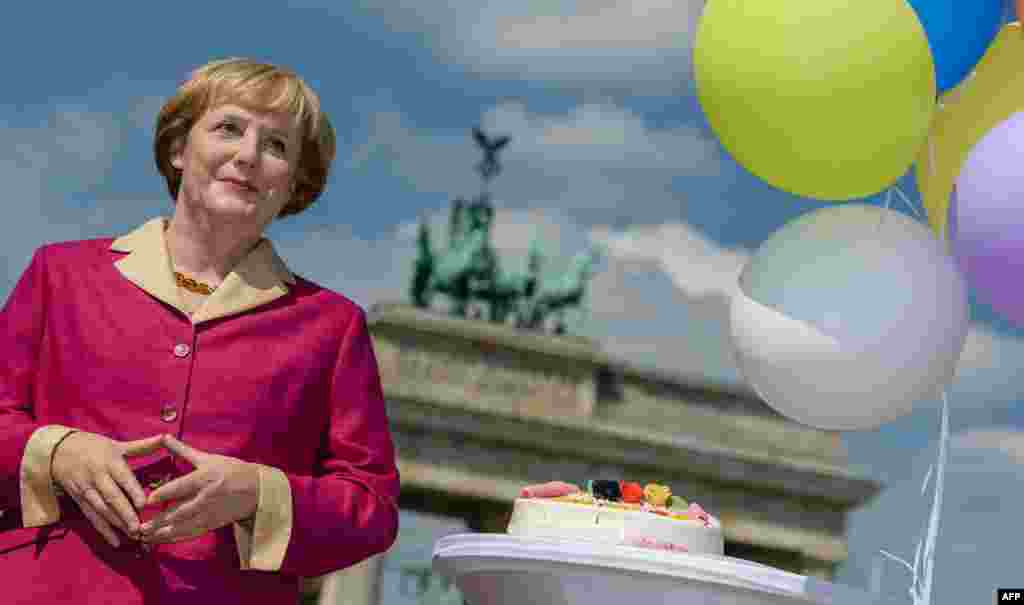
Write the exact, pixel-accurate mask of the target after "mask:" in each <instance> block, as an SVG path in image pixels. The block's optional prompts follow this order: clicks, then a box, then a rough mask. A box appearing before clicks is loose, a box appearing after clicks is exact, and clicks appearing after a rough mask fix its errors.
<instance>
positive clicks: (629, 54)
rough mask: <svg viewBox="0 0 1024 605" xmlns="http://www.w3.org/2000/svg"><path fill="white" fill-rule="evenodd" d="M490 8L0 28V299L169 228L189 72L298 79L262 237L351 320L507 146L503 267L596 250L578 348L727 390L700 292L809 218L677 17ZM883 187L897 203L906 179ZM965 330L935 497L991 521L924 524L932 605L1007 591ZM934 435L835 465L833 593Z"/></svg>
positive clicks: (714, 315)
mask: <svg viewBox="0 0 1024 605" xmlns="http://www.w3.org/2000/svg"><path fill="white" fill-rule="evenodd" d="M508 4H509V3H502V2H496V1H494V0H474V1H473V2H469V1H468V0H454V1H452V2H448V3H421V2H412V1H409V0H356V1H354V2H350V3H329V2H322V1H319V2H318V1H314V0H303V1H299V2H290V3H284V2H282V3H276V4H274V5H266V6H257V5H254V4H251V3H246V4H242V3H231V2H225V3H213V4H207V3H199V2H187V1H185V2H177V3H173V4H170V5H166V4H165V5H151V4H147V3H138V4H134V5H133V4H126V5H119V6H118V7H117V9H116V10H115V9H113V8H107V7H106V5H103V4H95V3H94V4H85V5H75V4H68V5H63V4H62V5H59V6H58V5H56V4H55V3H46V2H37V3H18V4H16V5H14V6H13V7H10V8H7V9H6V11H5V19H4V23H5V27H4V31H3V35H2V36H0V52H2V53H3V56H5V57H6V58H7V60H6V61H5V62H4V65H5V69H4V81H5V85H4V95H3V96H2V97H0V141H3V143H2V144H0V179H2V182H3V183H4V185H5V187H4V188H5V194H6V195H5V199H6V205H5V208H6V209H7V214H6V220H4V221H0V247H2V250H3V253H4V254H3V259H4V262H3V263H0V288H2V289H3V292H4V295H5V296H6V293H7V292H9V290H10V287H11V286H12V285H13V281H14V280H15V279H16V278H17V276H18V275H19V274H20V272H21V271H22V270H23V269H24V267H25V265H26V264H27V261H28V259H29V257H30V255H31V253H32V251H33V249H34V248H35V247H36V246H38V245H40V244H41V243H43V242H47V241H57V240H66V239H76V238H83V237H98V236H107V235H116V234H119V233H122V232H124V231H126V230H128V229H130V228H132V227H134V226H135V225H137V224H139V223H141V222H143V221H144V220H146V219H147V218H149V217H151V216H154V215H157V214H160V213H169V212H170V208H171V207H170V200H169V199H168V198H167V194H166V191H165V190H164V185H163V182H162V180H161V179H159V177H158V175H157V173H156V170H155V167H154V165H153V161H152V153H151V150H150V143H151V128H152V124H153V121H154V119H155V115H156V112H157V110H158V109H159V107H160V104H161V103H162V101H163V100H164V99H165V98H166V97H167V96H169V95H170V94H172V93H173V92H174V89H175V87H176V85H177V84H178V83H179V81H180V80H181V79H182V78H184V77H185V75H186V74H187V73H188V72H189V71H190V70H191V69H192V68H194V67H196V66H198V65H200V64H202V63H204V62H206V61H208V60H210V59H213V58H219V57H224V56H249V57H253V58H258V59H264V60H268V61H271V62H275V63H279V64H282V65H286V66H289V67H291V68H294V69H295V70H296V71H298V72H299V73H300V74H302V75H303V76H304V77H305V78H306V79H307V80H308V81H309V82H310V83H311V84H312V85H313V86H314V87H315V88H316V89H317V90H318V91H319V93H320V94H321V97H322V100H323V103H324V106H325V108H326V110H327V111H328V112H329V114H330V115H331V117H332V120H333V122H334V125H335V128H336V130H337V132H338V136H339V149H338V157H337V160H336V163H335V168H334V172H333V175H332V177H331V180H330V182H329V185H328V189H327V191H326V193H325V194H324V196H323V198H322V199H321V201H320V202H319V203H318V204H317V205H316V206H314V208H313V209H311V210H310V211H308V212H307V213H305V214H303V215H301V216H298V217H294V218H291V219H288V220H286V221H283V222H281V223H279V224H275V225H274V226H273V227H272V230H271V236H272V237H273V238H274V239H275V241H276V242H277V244H278V247H279V249H280V251H281V252H282V254H283V255H284V256H285V258H286V260H288V261H289V263H290V264H291V265H292V267H293V268H294V269H295V270H296V271H297V272H299V273H302V274H304V275H306V276H307V277H309V278H311V279H314V280H316V281H319V282H320V283H323V284H324V285H327V286H329V287H332V288H334V289H337V290H339V291H341V292H344V293H346V294H348V295H350V296H351V297H353V298H354V299H355V300H357V301H358V302H360V303H361V304H363V305H365V306H368V305H371V304H373V303H374V302H378V301H384V300H397V299H401V298H403V297H404V293H405V285H406V282H407V279H408V277H409V263H410V261H411V258H412V252H413V244H414V241H413V239H412V236H413V234H414V226H415V223H416V221H418V220H420V219H421V218H426V219H428V220H430V221H431V222H432V223H433V224H435V225H436V226H438V228H439V227H440V225H441V224H442V223H443V222H444V220H445V218H446V214H445V213H446V209H447V206H448V202H449V200H450V199H451V197H452V196H453V195H457V194H460V195H472V194H474V193H475V192H476V188H477V180H476V176H475V174H474V173H473V171H472V166H473V164H474V163H475V162H476V160H477V152H476V150H475V149H474V147H473V144H472V141H471V139H470V137H469V128H470V126H472V125H474V124H476V123H481V124H483V125H484V126H485V127H487V128H489V129H491V130H493V131H494V132H496V133H501V134H509V135H511V136H512V137H513V142H512V144H511V145H510V146H509V148H508V150H507V151H506V152H505V153H504V156H503V159H504V164H505V171H504V172H503V174H502V175H501V176H499V177H498V179H497V181H496V182H495V183H494V186H493V191H494V194H495V201H496V204H497V207H498V219H497V221H498V223H497V227H496V240H497V245H498V247H499V248H500V249H501V251H502V253H503V258H507V259H508V261H507V262H510V263H513V264H514V263H516V262H521V260H522V258H523V255H524V253H525V249H526V245H527V243H528V241H529V238H530V236H531V235H532V234H533V233H539V234H540V235H541V236H542V237H545V238H547V239H548V241H550V242H552V243H551V245H550V246H549V249H550V252H551V253H552V254H554V255H556V256H558V257H559V258H561V259H563V261H564V259H565V258H566V257H568V256H569V255H571V254H573V253H575V252H577V251H579V250H581V249H582V248H583V247H584V246H585V245H586V244H587V243H588V241H598V242H602V243H604V244H605V245H607V246H608V248H609V250H610V252H611V254H610V257H609V258H608V259H606V260H605V261H603V262H602V263H601V267H600V269H601V273H600V274H599V275H598V276H597V277H596V278H595V280H594V282H593V287H592V290H591V293H590V306H591V308H592V313H591V317H590V318H589V320H588V321H587V322H586V323H585V324H584V325H583V326H582V327H581V330H582V331H583V332H584V333H586V334H588V335H590V336H592V337H593V338H595V339H597V340H598V341H600V342H601V344H602V346H603V347H604V348H605V349H606V350H608V351H609V352H611V353H612V354H614V355H617V356H619V357H622V358H623V359H626V360H629V361H632V362H634V363H638V364H641V365H647V366H651V367H658V368H660V369H663V370H667V371H671V372H679V373H685V374H692V373H702V374H706V375H708V376H710V377H713V378H716V379H721V380H727V381H737V380H739V376H738V375H737V373H736V370H735V368H734V367H733V365H732V362H731V359H730V352H729V344H728V340H727V325H726V317H727V315H726V311H725V303H724V300H725V299H724V298H723V294H722V292H723V290H724V289H725V286H726V284H728V282H729V280H731V279H733V278H734V277H735V274H736V272H737V271H738V270H739V268H740V267H742V264H743V262H744V261H745V259H746V257H747V255H749V253H750V251H751V250H753V249H755V248H756V247H757V246H758V244H759V243H760V242H761V241H763V240H764V239H766V238H767V237H768V236H769V235H770V234H771V233H772V232H773V231H774V230H775V229H777V228H778V227H780V226H781V225H783V224H784V223H785V222H786V221H788V220H791V219H793V218H795V217H796V216H799V215H800V214H801V213H803V212H807V211H808V210H811V209H814V208H817V207H820V206H823V205H825V204H822V203H818V202H814V201H811V200H804V199H798V198H795V197H793V196H790V195H787V194H784V193H781V192H779V191H777V190H774V189H772V188H770V187H769V186H768V185H766V184H764V183H763V182H761V181H759V180H757V179H756V178H754V177H753V176H751V175H750V174H749V173H747V172H746V171H745V170H743V169H742V168H740V167H738V166H737V165H736V164H735V163H734V162H733V161H732V160H731V159H730V158H729V157H728V155H727V154H726V153H725V152H724V151H723V149H722V148H721V147H720V145H719V144H718V143H717V141H716V140H715V138H714V136H713V135H712V134H711V132H710V131H709V129H708V127H707V123H706V121H705V119H704V117H703V115H702V113H701V111H700V107H699V105H698V103H697V100H696V97H695V95H694V86H693V83H692V80H691V76H690V71H691V69H690V51H689V47H690V43H691V40H692V39H693V31H694V24H695V22H696V18H697V16H698V14H699V10H700V6H701V3H700V2H699V1H690V2H686V1H684V0H676V1H675V2H673V1H672V0H633V1H631V2H630V1H627V0H600V1H599V0H592V1H591V2H589V3H586V2H568V1H562V2H559V1H557V0H548V1H540V0H526V1H523V2H520V3H517V4H515V5H514V6H509V5H508ZM157 6H159V7H160V8H157ZM161 11H163V12H162V13H161ZM900 186H901V188H902V189H903V190H904V191H905V192H907V194H908V195H909V196H910V197H911V199H912V200H914V201H915V202H917V200H918V197H917V193H916V189H915V186H914V183H913V179H912V178H910V177H909V176H908V177H905V178H904V179H901V181H900ZM869 201H872V202H874V203H877V202H878V199H877V196H876V198H874V199H871V200H869ZM918 203H919V202H918ZM972 319H973V320H974V325H973V328H972V331H971V334H970V336H969V338H968V345H967V348H966V349H965V353H964V356H963V359H962V361H961V365H960V367H959V369H958V375H957V378H956V380H955V382H954V384H953V385H952V386H951V390H950V395H951V405H952V430H953V433H954V436H955V438H954V443H955V445H956V448H959V449H956V448H955V449H954V452H958V453H956V454H955V456H954V458H955V459H956V460H968V462H963V463H954V464H951V467H950V471H949V472H950V477H949V485H950V487H949V490H950V491H948V492H947V493H949V497H948V501H949V502H952V503H958V502H963V498H965V497H966V496H967V494H963V493H960V494H955V493H952V492H953V491H955V490H957V489H960V490H969V491H970V492H971V495H973V496H977V497H978V498H987V499H986V500H985V502H986V506H987V507H989V508H990V509H991V511H990V513H991V514H971V515H959V514H957V511H955V510H947V511H946V514H945V517H944V522H943V530H941V532H942V533H940V538H939V544H938V549H937V554H936V557H937V562H936V565H937V568H938V569H939V571H940V572H942V571H943V568H944V566H946V567H945V571H944V573H943V574H942V575H943V580H941V581H940V585H939V586H938V587H937V590H938V593H937V594H936V598H935V603H960V602H966V601H965V600H957V599H954V598H953V597H952V596H951V595H952V594H953V593H952V592H950V593H948V594H947V593H944V592H943V591H942V590H941V588H942V582H946V583H948V584H949V585H950V590H951V591H952V590H953V585H954V584H955V586H956V590H959V591H960V592H959V593H957V594H959V595H960V596H961V597H963V598H966V597H968V596H969V597H971V599H972V601H973V599H974V598H975V597H977V598H980V599H988V598H990V595H991V591H992V590H993V588H994V587H995V586H996V585H1003V586H1006V585H1014V584H1015V583H1016V584H1019V581H1020V577H1019V575H1018V576H1017V577H1010V576H1008V575H999V574H1010V573H1012V570H1009V569H1007V568H1000V567H999V565H998V563H999V562H1000V561H1004V560H1007V559H1008V558H1009V557H1010V556H1012V554H1013V550H1012V549H1013V547H1014V546H1015V544H1016V543H1017V542H1018V540H1019V536H1016V537H1015V536H1013V534H1012V533H1008V531H1009V532H1013V531H1019V530H1018V529H1017V526H1018V524H1017V523H1014V521H1013V520H1011V519H1010V518H1009V511H1010V510H1012V508H1011V507H1013V503H1014V502H1015V501H1018V500H1015V498H1014V497H1013V496H1014V494H1015V490H1016V491H1019V490H1020V488H1019V487H1015V485H1014V483H1015V482H1014V481H1013V480H1012V479H1014V478H1018V477H1020V476H1021V474H1022V473H1021V470H1022V469H1021V466H1020V465H1021V464H1022V463H1024V455H1022V454H1021V452H1024V412H1022V411H1021V410H1022V408H1021V405H1020V402H1021V400H1022V399H1024V372H1020V371H1019V370H1020V369H1021V364H1022V363H1024V361H1022V360H1024V340H1021V339H1022V338H1024V330H1021V329H1018V328H1014V327H1012V326H1010V325H1008V324H1007V323H1006V322H1005V321H1002V320H1000V319H999V318H998V317H995V316H994V314H993V313H992V312H991V311H990V310H989V309H988V308H987V307H985V306H984V305H982V304H978V303H975V304H974V305H973V307H972ZM937 434H938V409H937V406H936V405H935V402H921V403H920V405H919V406H918V410H917V411H915V413H913V414H911V415H910V416H908V417H906V418H903V419H901V420H898V421H896V422H893V423H891V424H889V425H886V426H884V427H882V428H881V429H879V430H877V431H867V432H862V433H852V434H847V435H845V436H844V441H845V443H846V444H847V446H848V449H849V451H850V460H851V463H852V464H853V465H854V466H856V467H857V468H860V469H862V470H863V471H864V472H866V473H869V474H871V475H873V476H876V477H879V478H882V479H883V480H885V481H887V482H888V484H889V486H890V489H889V490H888V491H887V492H886V493H885V495H883V496H882V497H881V498H879V499H878V500H877V501H876V502H873V503H871V504H870V505H869V506H867V507H866V508H865V509H864V510H862V511H858V512H857V513H856V514H854V515H853V517H852V519H851V524H850V528H849V532H850V538H851V548H852V551H851V559H850V563H849V564H848V565H847V566H845V567H844V569H843V570H842V572H841V576H840V580H841V581H845V582H848V583H850V584H853V585H861V586H863V585H865V583H866V582H867V581H868V571H867V570H869V569H870V568H871V565H872V564H873V563H872V562H873V560H874V555H873V553H874V552H876V551H877V549H878V548H888V549H891V550H893V551H899V552H901V553H903V554H905V555H909V554H911V553H912V551H913V545H914V541H915V540H916V531H917V528H918V527H920V526H921V524H922V523H923V520H924V516H925V512H926V507H927V502H928V501H927V500H926V499H922V498H920V497H919V490H918V486H919V484H920V482H921V481H922V479H923V474H924V472H925V470H924V469H926V468H927V464H926V462H924V461H928V460H931V459H933V458H934V452H935V439H936V437H937ZM978 452H980V453H978ZM976 453H977V455H975V454H976ZM977 460H984V461H985V466H984V468H987V469H989V471H988V472H985V473H979V472H977V469H978V468H981V467H979V466H978V463H977ZM922 465H923V466H922ZM997 469H998V470H997ZM908 486H913V487H908ZM957 486H960V487H957ZM986 510H987V509H986ZM965 519H966V520H965ZM918 521H920V523H918ZM968 523H969V524H968ZM965 524H966V525H965ZM968 528H976V531H970V530H969V529H968ZM1006 530H1008V531H1006ZM972 542H973V543H972ZM965 552H970V553H974V554H973V556H959V555H958V553H961V554H962V553H965ZM944 561H945V563H944ZM952 561H957V565H956V567H953V566H952V563H951V562H952ZM885 569H886V572H885V575H884V578H885V582H886V587H887V589H888V587H889V584H888V583H889V582H891V583H893V585H894V586H896V588H895V589H896V590H902V588H900V586H902V584H901V583H902V582H904V580H905V579H906V578H905V577H904V576H902V575H901V574H902V572H901V571H900V570H899V569H898V568H897V567H895V566H893V565H891V564H887V566H886V568H885Z"/></svg>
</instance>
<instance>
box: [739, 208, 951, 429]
mask: <svg viewBox="0 0 1024 605" xmlns="http://www.w3.org/2000/svg"><path fill="white" fill-rule="evenodd" d="M968 313H969V309H968V303H967V285H966V282H965V281H964V279H963V278H962V277H961V275H960V273H959V272H958V270H957V268H956V265H955V263H954V261H953V259H952V258H951V257H949V256H948V255H947V254H946V252H945V250H944V247H943V246H942V244H941V243H940V242H938V241H937V240H936V239H935V238H934V237H933V236H932V233H931V231H930V230H929V229H928V228H927V227H926V226H924V225H922V224H920V223H918V222H916V221H914V220H913V219H911V218H909V217H907V216H905V215H903V214H901V213H899V212H895V211H892V210H886V209H882V208H877V207H874V206H868V205H864V204H845V205H841V206H831V207H827V208H823V209H820V210H817V211H814V212H811V213H808V214H806V215H804V216H802V217H800V218H798V219H796V220H794V221H792V222H791V223H789V224H787V225H785V226H784V227H783V228H782V229H780V230H779V231H777V232H776V233H775V234H773V235H772V236H771V237H770V238H769V239H768V240H767V241H766V242H765V243H764V244H763V245H762V246H761V248H760V249H759V250H758V251H757V253H755V255H754V256H753V257H752V258H751V259H750V261H749V262H748V263H747V265H746V267H745V268H744V270H743V272H742V274H741V275H740V279H739V287H738V288H736V290H735V291H734V293H733V296H732V299H731V304H730V332H731V337H732V343H733V349H734V352H735V357H736V363H737V366H738V367H739V370H740V373H741V375H742V376H743V377H744V378H745V379H746V381H747V382H748V383H749V384H750V386H751V387H752V388H753V389H754V390H755V391H756V392H757V393H758V395H760V396H761V397H762V398H763V399H764V400H765V402H766V403H768V405H770V406H772V407H773V408H774V409H775V410H776V411H778V412H779V413H781V414H782V415H784V416H787V417H789V418H791V419H793V420H796V421H798V422H801V423H804V424H807V425H810V426H814V427H817V428H821V429H829V430H865V429H873V428H878V427H879V426H881V425H882V424H885V423H886V422H890V421H892V420H895V419H896V418H899V417H901V416H903V415H905V414H908V413H910V412H911V410H912V409H913V405H914V403H915V402H917V401H920V400H922V399H926V398H933V397H936V396H938V395H939V393H940V392H941V389H942V388H943V387H944V386H945V385H946V384H947V383H948V382H949V380H950V379H951V378H952V376H953V373H954V372H955V370H956V364H957V361H958V360H959V358H960V352H961V351H962V350H963V346H964V341H965V339H966V336H967V328H968V317H969V315H968Z"/></svg>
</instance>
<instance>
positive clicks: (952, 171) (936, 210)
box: [915, 22, 1024, 238]
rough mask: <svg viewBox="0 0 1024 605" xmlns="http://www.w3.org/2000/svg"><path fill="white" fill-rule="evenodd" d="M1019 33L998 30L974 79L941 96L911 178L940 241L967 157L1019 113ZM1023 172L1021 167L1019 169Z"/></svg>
mask: <svg viewBox="0 0 1024 605" xmlns="http://www.w3.org/2000/svg"><path fill="white" fill-rule="evenodd" d="M1022 65H1024V31H1021V24H1020V23H1019V22H1018V23H1010V24H1008V25H1006V26H1005V27H1003V29H1002V31H1000V32H999V35H998V36H996V39H995V40H994V41H993V42H992V46H990V47H989V49H988V51H987V52H986V53H985V56H984V57H982V58H981V61H979V62H978V65H977V67H975V69H974V73H973V75H969V76H968V77H967V78H966V79H965V80H964V81H963V82H961V83H960V85H959V86H957V87H956V88H954V89H953V90H950V91H949V92H947V93H946V94H945V95H943V97H942V99H941V100H940V103H939V107H938V109H937V110H936V112H935V119H934V121H933V123H932V129H931V134H930V135H929V137H928V141H927V142H926V143H925V145H924V146H922V148H921V151H920V154H919V157H918V161H917V166H916V169H915V174H916V176H917V187H918V189H919V190H920V191H921V198H922V200H923V201H924V207H925V211H926V212H927V214H928V222H929V224H931V226H932V229H934V230H935V233H936V234H937V235H938V236H939V237H940V238H942V237H945V233H946V219H947V213H948V211H949V195H950V193H952V191H953V183H955V182H956V179H957V177H958V176H960V169H961V168H962V167H963V164H964V161H966V159H967V155H968V153H970V151H971V149H973V148H974V145H975V144H976V143H977V142H978V141H980V140H981V138H982V137H984V136H985V135H986V134H987V133H988V132H989V131H990V130H992V129H993V128H994V127H995V126H996V125H998V124H999V123H1001V122H1003V121H1004V120H1006V119H1007V118H1009V117H1010V116H1011V115H1013V114H1014V113H1017V112H1018V111H1021V110H1022V109H1024V69H1022ZM1021 169H1022V170H1024V167H1022V168H1021Z"/></svg>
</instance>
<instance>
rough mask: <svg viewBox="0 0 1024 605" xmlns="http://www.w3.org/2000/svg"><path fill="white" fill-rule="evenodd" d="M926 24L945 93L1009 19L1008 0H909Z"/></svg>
mask: <svg viewBox="0 0 1024 605" xmlns="http://www.w3.org/2000/svg"><path fill="white" fill-rule="evenodd" d="M908 1H909V2H910V5H911V6H912V7H914V10H915V11H916V12H917V18H918V19H920V21H921V25H923V26H924V32H925V35H927V36H928V44H929V45H930V46H931V49H932V58H933V59H934V60H935V79H936V84H937V85H938V89H939V90H938V92H939V94H942V93H944V92H946V91H947V90H949V89H950V88H953V87H954V86H956V85H957V84H959V83H960V82H961V81H962V80H963V79H964V78H965V77H966V76H967V74H969V73H970V72H971V70H972V69H974V66H975V65H977V64H978V61H980V60H981V57H982V56H984V54H985V51H986V50H988V47H989V45H991V44H992V40H994V39H995V37H996V34H998V33H999V29H1000V27H1002V25H1003V23H1004V22H1005V21H1006V19H1007V16H1008V14H1012V12H1013V11H1012V10H1008V9H1007V7H1008V6H1009V3H1008V2H1007V0H908Z"/></svg>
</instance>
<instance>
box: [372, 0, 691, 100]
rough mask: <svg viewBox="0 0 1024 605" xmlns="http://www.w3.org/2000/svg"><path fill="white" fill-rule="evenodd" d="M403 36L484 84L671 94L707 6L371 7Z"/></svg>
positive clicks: (679, 2) (672, 2)
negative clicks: (500, 80) (421, 39)
mask: <svg viewBox="0 0 1024 605" xmlns="http://www.w3.org/2000/svg"><path fill="white" fill-rule="evenodd" d="M362 5H363V7H364V8H365V9H366V10H368V11H370V12H372V13H375V14H377V15H379V16H382V17H383V18H384V19H385V20H386V21H387V22H388V25H389V26H390V27H391V28H392V29H394V30H397V31H408V32H415V33H418V34H422V35H424V36H425V40H426V41H427V43H428V44H429V45H430V46H431V47H432V50H433V52H434V54H435V55H437V56H438V57H440V58H441V59H442V60H445V61H451V62H454V63H457V64H460V65H463V66H465V67H466V68H468V69H470V70H473V71H474V72H476V73H478V74H481V75H484V76H497V77H507V78H516V79H525V80H533V81H546V82H553V83H557V84H559V85H561V86H578V87H582V88H585V89H591V90H596V91H608V90H611V89H620V90H622V89H628V90H629V91H630V93H631V94H644V93H654V94H665V93H667V92H669V91H673V90H676V89H678V88H679V87H681V86H682V85H683V84H684V83H685V82H686V81H687V80H688V79H689V77H690V50H691V47H692V43H693V38H694V33H695V31H696V25H697V22H698V19H699V16H700V13H701V11H702V10H703V6H704V2H703V0H584V1H579V2H550V1H549V2H539V1H538V2H520V3H507V2H504V3H503V2H496V1H490V2H487V1H484V2H469V1H455V2H447V3H426V4H424V3H418V2H407V1H402V0H390V1H381V0H373V2H370V0H364V1H363V2H362Z"/></svg>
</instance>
